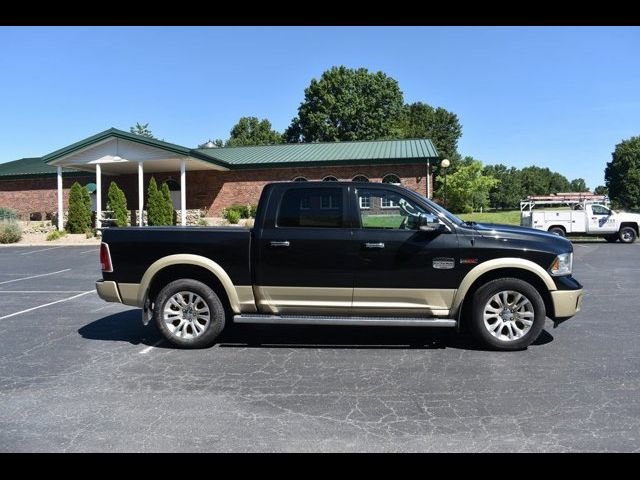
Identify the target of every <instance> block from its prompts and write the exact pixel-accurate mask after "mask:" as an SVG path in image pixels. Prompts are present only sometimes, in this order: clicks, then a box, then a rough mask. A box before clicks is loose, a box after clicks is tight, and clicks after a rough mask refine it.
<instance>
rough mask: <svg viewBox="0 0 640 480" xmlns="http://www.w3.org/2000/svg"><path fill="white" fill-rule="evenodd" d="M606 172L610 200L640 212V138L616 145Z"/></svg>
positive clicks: (633, 138)
mask: <svg viewBox="0 0 640 480" xmlns="http://www.w3.org/2000/svg"><path fill="white" fill-rule="evenodd" d="M611 156H612V159H611V161H610V162H608V163H607V167H606V169H605V172H604V179H605V183H606V184H607V189H608V190H609V198H611V201H612V202H613V203H614V205H616V206H619V207H622V208H624V209H627V210H640V136H638V137H631V138H629V139H628V140H623V141H622V142H620V143H619V144H617V145H616V148H615V150H614V152H613V153H612V154H611Z"/></svg>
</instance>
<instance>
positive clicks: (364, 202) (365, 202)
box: [358, 194, 371, 210]
mask: <svg viewBox="0 0 640 480" xmlns="http://www.w3.org/2000/svg"><path fill="white" fill-rule="evenodd" d="M358 201H359V202H360V210H368V209H369V208H371V196H370V195H366V194H365V195H360V196H359V197H358Z"/></svg>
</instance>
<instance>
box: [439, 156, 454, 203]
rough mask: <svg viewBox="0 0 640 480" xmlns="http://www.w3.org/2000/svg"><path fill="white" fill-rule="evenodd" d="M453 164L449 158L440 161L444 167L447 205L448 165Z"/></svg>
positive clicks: (445, 201) (445, 200)
mask: <svg viewBox="0 0 640 480" xmlns="http://www.w3.org/2000/svg"><path fill="white" fill-rule="evenodd" d="M449 165H451V162H450V161H449V159H447V158H444V159H443V160H442V162H440V166H441V167H442V168H443V169H444V206H445V208H446V207H447V167H448V166H449Z"/></svg>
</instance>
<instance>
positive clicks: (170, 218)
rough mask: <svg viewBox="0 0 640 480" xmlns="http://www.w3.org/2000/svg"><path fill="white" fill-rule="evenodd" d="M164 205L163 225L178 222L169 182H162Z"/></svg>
mask: <svg viewBox="0 0 640 480" xmlns="http://www.w3.org/2000/svg"><path fill="white" fill-rule="evenodd" d="M161 192H162V202H163V203H162V206H163V211H164V222H165V223H163V225H175V224H176V211H175V210H174V209H173V202H172V201H171V192H170V191H169V185H168V184H167V182H163V183H162V189H161Z"/></svg>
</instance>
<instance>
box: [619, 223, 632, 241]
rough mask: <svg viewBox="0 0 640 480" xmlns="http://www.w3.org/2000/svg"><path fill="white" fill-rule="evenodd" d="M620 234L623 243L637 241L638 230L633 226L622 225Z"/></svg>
mask: <svg viewBox="0 0 640 480" xmlns="http://www.w3.org/2000/svg"><path fill="white" fill-rule="evenodd" d="M618 236H619V237H620V241H621V242H622V243H633V242H635V241H636V230H635V228H633V227H622V228H621V229H620V232H619V233H618Z"/></svg>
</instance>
